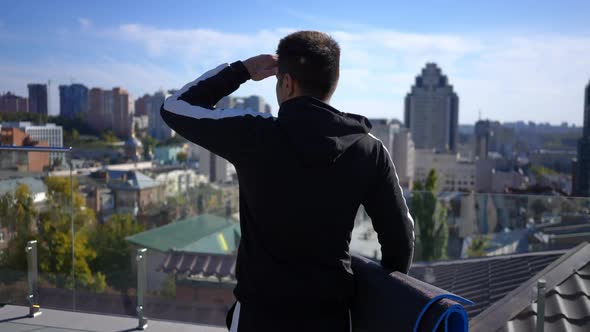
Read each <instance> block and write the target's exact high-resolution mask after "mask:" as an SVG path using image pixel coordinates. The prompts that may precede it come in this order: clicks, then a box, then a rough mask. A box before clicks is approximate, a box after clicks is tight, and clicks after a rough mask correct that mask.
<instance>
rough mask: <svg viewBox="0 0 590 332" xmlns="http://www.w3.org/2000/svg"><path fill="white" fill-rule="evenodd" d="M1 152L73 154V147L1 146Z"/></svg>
mask: <svg viewBox="0 0 590 332" xmlns="http://www.w3.org/2000/svg"><path fill="white" fill-rule="evenodd" d="M0 151H25V152H72V147H71V146H70V147H67V148H66V147H63V148H60V147H54V146H16V145H0Z"/></svg>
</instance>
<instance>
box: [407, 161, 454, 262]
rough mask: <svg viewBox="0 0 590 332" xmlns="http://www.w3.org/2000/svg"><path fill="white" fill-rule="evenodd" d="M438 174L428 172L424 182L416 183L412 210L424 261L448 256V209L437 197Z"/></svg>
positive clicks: (432, 171)
mask: <svg viewBox="0 0 590 332" xmlns="http://www.w3.org/2000/svg"><path fill="white" fill-rule="evenodd" d="M436 184H437V175H436V172H435V171H434V170H431V171H430V173H428V177H427V178H426V181H425V182H424V183H421V182H417V183H415V184H414V190H413V192H412V202H411V206H410V210H411V212H412V216H414V219H415V221H416V224H417V225H418V242H419V245H420V248H421V250H420V251H421V257H419V259H421V260H424V261H431V260H438V259H443V258H446V251H447V241H448V237H449V231H448V226H447V222H446V219H447V209H446V208H445V207H443V206H442V204H441V203H440V202H439V201H438V199H437V190H436V189H437V188H436V186H437V185H436Z"/></svg>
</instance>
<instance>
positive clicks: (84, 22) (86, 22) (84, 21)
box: [78, 17, 92, 29]
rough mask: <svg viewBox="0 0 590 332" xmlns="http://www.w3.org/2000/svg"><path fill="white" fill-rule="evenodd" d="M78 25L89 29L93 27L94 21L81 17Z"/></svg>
mask: <svg viewBox="0 0 590 332" xmlns="http://www.w3.org/2000/svg"><path fill="white" fill-rule="evenodd" d="M78 23H80V26H81V27H82V29H88V28H90V26H91V25H92V21H91V20H90V19H88V18H85V17H79V18H78Z"/></svg>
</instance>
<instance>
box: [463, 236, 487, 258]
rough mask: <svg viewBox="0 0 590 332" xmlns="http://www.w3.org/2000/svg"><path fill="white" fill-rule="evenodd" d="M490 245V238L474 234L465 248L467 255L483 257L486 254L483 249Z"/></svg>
mask: <svg viewBox="0 0 590 332" xmlns="http://www.w3.org/2000/svg"><path fill="white" fill-rule="evenodd" d="M489 245H490V239H489V238H488V237H487V236H485V235H476V236H474V237H473V239H472V241H471V244H470V245H469V248H467V256H468V257H483V256H485V255H486V252H485V250H486V249H487V248H488V247H489Z"/></svg>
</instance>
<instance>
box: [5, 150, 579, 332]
mask: <svg viewBox="0 0 590 332" xmlns="http://www.w3.org/2000/svg"><path fill="white" fill-rule="evenodd" d="M33 150H34V151H33ZM31 153H37V154H48V156H47V158H45V159H48V160H53V159H51V158H59V159H60V160H61V161H59V162H58V161H54V162H52V163H51V162H47V163H46V164H45V165H41V166H42V167H39V165H31V162H35V160H45V159H43V158H39V157H38V156H33V157H31ZM50 153H51V157H49V154H50ZM69 153H70V152H69V150H67V149H47V148H37V149H32V150H31V149H24V148H0V157H1V159H2V163H1V169H0V304H5V306H4V307H2V308H0V331H28V330H33V329H37V330H39V331H45V330H47V331H50V330H55V329H62V328H68V329H72V330H84V331H88V330H91V331H115V330H116V331H121V330H132V329H134V328H135V327H136V326H137V325H138V321H139V324H140V325H141V320H142V319H143V318H145V317H148V318H149V320H148V326H149V327H148V328H149V329H150V330H152V329H153V330H156V331H159V330H165V329H168V330H174V331H184V330H187V331H188V330H190V331H223V330H225V328H224V325H225V315H226V312H227V310H228V309H229V308H230V306H231V305H232V304H233V302H234V298H233V293H232V290H233V287H234V286H235V282H236V280H235V254H236V250H237V245H238V243H239V240H240V237H241V232H240V227H239V222H238V219H239V213H238V190H237V186H236V185H224V186H220V185H214V184H209V183H207V181H205V180H203V179H202V178H201V177H200V176H199V174H198V173H196V172H195V171H194V170H192V169H190V168H188V167H176V168H170V167H167V168H163V167H158V166H152V165H145V164H143V163H142V164H128V165H113V166H107V167H102V168H76V169H71V168H70V166H71V165H73V164H74V163H72V162H71V160H70V155H69ZM39 169H42V170H39ZM418 196H420V197H421V198H422V199H434V200H435V202H436V206H437V209H439V210H437V211H444V213H441V214H438V215H440V216H444V218H438V219H436V220H435V222H436V224H437V225H438V226H440V225H441V224H444V225H445V227H446V231H445V232H446V234H447V235H446V242H447V245H446V248H445V249H444V251H439V252H436V251H435V252H433V253H431V254H429V255H427V254H425V250H426V249H425V248H424V247H423V246H421V243H420V241H424V240H423V239H426V237H424V236H422V235H423V234H421V232H420V227H419V225H417V228H416V231H417V236H416V237H417V240H418V242H419V243H418V247H417V253H416V261H415V263H414V265H413V268H412V270H411V271H410V276H412V277H414V278H416V279H418V280H422V281H425V282H427V283H429V284H432V285H435V286H437V287H439V288H442V289H445V290H448V291H450V292H452V293H454V294H457V295H459V296H464V297H466V298H468V299H471V300H473V301H474V302H475V304H474V305H473V306H466V310H467V312H468V313H469V319H470V325H471V326H472V328H473V329H474V330H478V328H483V327H485V329H482V330H503V329H504V330H507V331H509V330H514V329H515V328H516V330H519V331H520V330H525V331H526V330H529V329H530V328H531V326H533V327H532V328H534V326H535V324H537V322H538V319H539V317H541V316H542V317H546V318H547V319H546V320H545V323H544V325H545V326H546V330H547V331H551V330H552V329H553V328H555V329H558V327H559V326H565V327H566V328H567V329H570V330H574V331H575V330H576V329H578V328H579V329H580V330H583V329H585V328H587V327H590V310H588V308H590V305H589V303H588V298H590V294H588V289H590V265H589V263H590V246H588V245H586V244H584V241H589V240H590V217H589V211H590V199H587V198H573V197H564V196H527V195H505V194H475V193H440V194H435V195H433V194H431V193H426V192H414V193H407V199H408V202H409V204H410V205H411V202H412V199H413V198H415V197H418ZM421 239H422V240H421ZM31 240H36V241H37V242H36V256H37V257H36V259H34V261H35V262H36V263H35V264H37V266H36V271H38V275H37V276H33V277H34V280H35V283H34V284H33V285H31V284H30V280H31V277H32V276H31V273H32V272H30V271H31V269H32V268H33V267H32V266H30V265H27V264H31V261H32V260H33V258H35V257H31V256H32V255H33V254H32V253H30V252H29V254H28V255H27V253H25V251H24V249H25V247H30V246H31V245H30V244H27V243H28V241H31ZM435 240H436V241H438V239H435ZM351 250H352V251H353V252H355V253H357V254H360V255H362V256H364V257H368V258H370V259H374V260H379V259H380V247H379V244H378V242H377V237H376V233H375V231H374V230H373V228H372V225H371V222H370V219H369V218H368V216H367V215H366V214H365V213H364V211H363V210H362V208H361V209H360V210H359V212H358V215H357V218H356V221H355V228H354V230H353V232H352V239H351ZM423 257H430V259H428V260H422V259H421V258H423ZM539 280H544V284H543V283H539ZM531 289H533V290H535V291H534V292H531V291H530V290H531ZM540 294H541V295H540ZM31 295H32V298H31V297H27V296H31ZM525 295H526V296H525ZM516 297H518V298H522V299H523V300H522V301H520V302H518V303H515V302H514V301H512V302H510V301H509V300H510V299H511V298H516ZM563 298H567V299H568V301H570V302H568V303H569V305H565V306H564V305H560V303H562V304H563V301H562V299H563ZM539 299H543V300H542V301H539ZM543 301H544V302H543ZM541 302H543V303H541ZM32 304H34V305H40V308H41V309H40V310H41V312H43V314H42V315H40V316H37V317H35V318H28V317H25V316H27V315H28V314H29V310H30V307H31V305H32ZM372 305H374V304H369V303H367V304H366V306H367V308H372V310H374V311H375V312H377V311H379V310H385V312H387V310H388V309H389V307H388V305H392V304H391V303H389V304H387V305H386V303H377V305H380V308H381V309H380V308H379V307H375V308H373V307H371V306H372ZM138 307H141V310H138ZM580 308H581V309H580ZM584 308H585V309H584ZM361 309H362V308H361ZM365 309H366V308H365ZM361 311H362V310H360V309H359V308H357V309H356V312H361ZM541 313H542V315H541ZM559 324H562V325H559ZM44 329H45V330H44Z"/></svg>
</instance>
